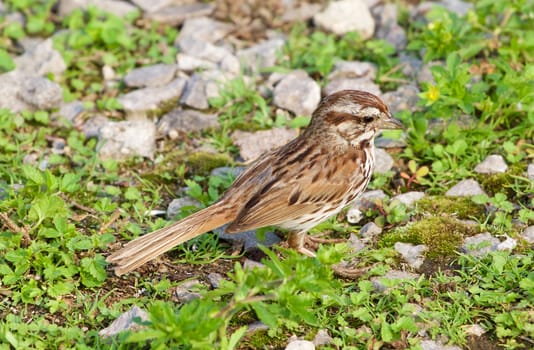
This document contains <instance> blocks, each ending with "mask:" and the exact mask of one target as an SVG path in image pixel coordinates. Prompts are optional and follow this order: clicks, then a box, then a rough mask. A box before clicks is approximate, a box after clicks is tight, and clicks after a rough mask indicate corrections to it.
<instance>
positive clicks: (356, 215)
mask: <svg viewBox="0 0 534 350" xmlns="http://www.w3.org/2000/svg"><path fill="white" fill-rule="evenodd" d="M346 217H347V221H348V222H349V224H357V223H359V222H360V221H362V219H363V212H362V211H361V210H360V209H359V208H356V207H350V208H349V210H347V215H346Z"/></svg>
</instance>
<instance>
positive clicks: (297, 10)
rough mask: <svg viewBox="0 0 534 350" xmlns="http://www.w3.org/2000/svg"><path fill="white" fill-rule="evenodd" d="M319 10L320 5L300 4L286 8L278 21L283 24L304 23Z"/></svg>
mask: <svg viewBox="0 0 534 350" xmlns="http://www.w3.org/2000/svg"><path fill="white" fill-rule="evenodd" d="M320 10H321V4H310V3H307V2H305V3H300V4H299V6H298V7H294V6H291V7H289V8H286V10H285V11H284V13H283V14H282V17H281V18H280V20H281V21H282V22H284V23H294V22H306V21H307V20H309V19H311V18H312V17H313V16H315V15H316V14H317V13H318V12H319V11H320Z"/></svg>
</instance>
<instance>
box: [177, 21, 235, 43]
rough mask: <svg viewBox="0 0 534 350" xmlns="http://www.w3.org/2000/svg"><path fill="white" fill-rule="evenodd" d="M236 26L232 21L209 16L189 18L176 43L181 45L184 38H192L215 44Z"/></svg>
mask: <svg viewBox="0 0 534 350" xmlns="http://www.w3.org/2000/svg"><path fill="white" fill-rule="evenodd" d="M234 28H235V26H234V25H232V24H230V23H226V22H220V21H217V20H214V19H211V18H209V17H196V18H188V19H187V20H186V21H185V22H184V25H183V26H182V29H181V30H180V34H179V35H178V37H177V38H176V43H175V44H176V45H177V46H180V42H181V41H182V40H190V38H193V39H195V40H198V41H203V42H207V43H211V44H213V43H215V42H217V41H219V40H221V39H223V38H225V37H226V36H227V35H228V34H230V32H231V31H232V30H234Z"/></svg>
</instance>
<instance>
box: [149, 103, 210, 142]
mask: <svg viewBox="0 0 534 350" xmlns="http://www.w3.org/2000/svg"><path fill="white" fill-rule="evenodd" d="M218 126H219V121H218V119H217V116H216V115H215V114H206V113H202V112H199V111H195V110H192V109H181V108H176V109H173V110H172V111H170V112H169V113H167V114H165V115H164V116H163V117H161V119H160V120H159V122H158V132H159V133H160V134H162V135H165V136H169V135H170V134H171V133H172V132H173V131H174V132H179V131H182V132H197V131H202V130H208V129H212V128H216V127H218Z"/></svg>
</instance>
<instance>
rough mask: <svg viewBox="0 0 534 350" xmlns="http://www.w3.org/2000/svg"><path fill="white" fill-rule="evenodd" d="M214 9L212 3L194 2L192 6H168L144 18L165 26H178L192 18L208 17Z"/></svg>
mask: <svg viewBox="0 0 534 350" xmlns="http://www.w3.org/2000/svg"><path fill="white" fill-rule="evenodd" d="M214 9H215V4H213V3H201V2H195V3H192V4H185V5H176V6H168V7H165V8H163V9H161V10H158V11H155V12H150V13H147V14H145V18H147V19H149V20H151V21H156V22H160V23H163V24H167V25H170V26H178V25H180V24H182V23H184V21H185V20H186V19H190V18H193V17H202V16H209V15H210V14H211V13H212V12H213V10H214Z"/></svg>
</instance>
